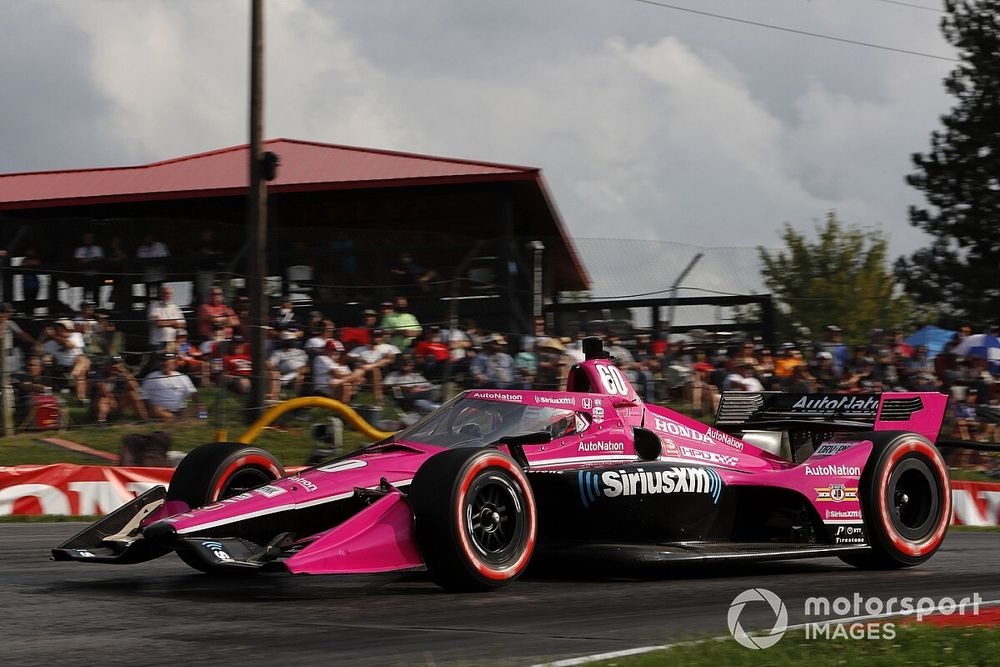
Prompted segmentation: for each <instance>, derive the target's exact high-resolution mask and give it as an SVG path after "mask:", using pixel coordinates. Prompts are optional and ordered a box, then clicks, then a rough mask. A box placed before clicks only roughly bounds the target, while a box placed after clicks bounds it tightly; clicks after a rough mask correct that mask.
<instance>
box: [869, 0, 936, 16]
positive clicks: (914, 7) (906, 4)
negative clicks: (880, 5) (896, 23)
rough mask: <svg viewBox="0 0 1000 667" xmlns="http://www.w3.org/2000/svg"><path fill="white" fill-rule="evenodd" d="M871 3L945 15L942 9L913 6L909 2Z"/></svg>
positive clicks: (897, 0) (887, 0) (889, 0)
mask: <svg viewBox="0 0 1000 667" xmlns="http://www.w3.org/2000/svg"><path fill="white" fill-rule="evenodd" d="M873 2H884V3H885V4H887V5H898V6H900V7H910V8H912V9H922V10H924V11H925V12H934V13H935V14H946V13H947V12H945V11H944V10H943V9H938V8H937V7H927V6H925V5H914V4H911V3H909V2H900V1H899V0H873Z"/></svg>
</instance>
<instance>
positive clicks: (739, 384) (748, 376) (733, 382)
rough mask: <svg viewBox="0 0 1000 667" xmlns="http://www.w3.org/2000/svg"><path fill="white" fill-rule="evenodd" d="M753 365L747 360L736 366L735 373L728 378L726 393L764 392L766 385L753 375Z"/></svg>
mask: <svg viewBox="0 0 1000 667" xmlns="http://www.w3.org/2000/svg"><path fill="white" fill-rule="evenodd" d="M753 372H754V371H753V365H752V364H751V363H749V362H748V361H746V360H743V361H738V362H737V363H736V364H735V367H734V372H733V373H731V374H730V375H729V376H727V377H726V380H725V386H724V389H725V390H726V391H764V385H762V384H761V383H760V380H758V379H757V378H756V377H755V376H754V374H753Z"/></svg>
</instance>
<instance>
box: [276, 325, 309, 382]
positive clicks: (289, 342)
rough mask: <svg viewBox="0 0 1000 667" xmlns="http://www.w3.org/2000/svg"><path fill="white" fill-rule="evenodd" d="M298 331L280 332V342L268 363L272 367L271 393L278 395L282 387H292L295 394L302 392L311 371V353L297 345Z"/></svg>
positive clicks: (287, 330) (286, 330)
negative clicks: (307, 375) (307, 374)
mask: <svg viewBox="0 0 1000 667" xmlns="http://www.w3.org/2000/svg"><path fill="white" fill-rule="evenodd" d="M296 340H298V332H296V331H295V330H294V329H285V330H284V331H282V332H280V333H279V334H278V343H277V345H276V346H275V349H274V351H273V352H271V356H270V357H269V358H268V360H267V365H268V367H269V368H270V369H271V378H272V380H271V381H272V385H271V395H272V396H274V397H278V396H279V395H280V394H281V390H282V388H285V389H290V390H291V391H292V393H293V394H295V395H298V394H300V393H302V383H303V380H304V379H305V376H306V373H307V372H308V371H309V355H308V354H306V351H305V350H303V349H302V348H300V347H297V346H296V344H295V343H296Z"/></svg>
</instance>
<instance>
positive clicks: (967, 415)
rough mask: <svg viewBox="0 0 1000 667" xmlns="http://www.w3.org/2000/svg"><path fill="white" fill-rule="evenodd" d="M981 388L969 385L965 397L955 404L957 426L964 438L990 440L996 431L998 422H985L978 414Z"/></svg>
mask: <svg viewBox="0 0 1000 667" xmlns="http://www.w3.org/2000/svg"><path fill="white" fill-rule="evenodd" d="M978 402H979V390H978V389H977V388H976V387H969V389H968V391H967V392H966V393H965V398H964V399H963V400H962V401H960V402H959V403H957V404H956V406H955V428H956V429H957V431H958V437H959V438H961V439H962V440H977V441H979V442H990V441H992V440H993V439H994V436H995V433H996V424H993V423H990V422H984V421H982V420H980V419H979V415H978Z"/></svg>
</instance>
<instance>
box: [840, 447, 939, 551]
mask: <svg viewBox="0 0 1000 667" xmlns="http://www.w3.org/2000/svg"><path fill="white" fill-rule="evenodd" d="M872 441H873V443H874V445H873V448H872V453H871V456H870V457H869V459H868V465H867V466H865V470H864V472H863V473H862V475H861V480H860V483H859V489H858V493H859V496H860V500H861V507H862V511H863V513H864V517H865V529H866V531H867V537H868V542H869V544H871V551H870V552H868V553H864V554H854V555H850V556H844V557H843V560H844V562H846V563H848V564H850V565H854V566H856V567H861V568H865V569H894V568H902V567H913V566H914V565H919V564H920V563H923V562H924V561H926V560H927V559H928V558H930V557H931V556H932V555H934V552H935V551H937V550H938V548H939V547H940V546H941V543H942V542H943V541H944V536H945V533H946V532H947V531H948V524H949V522H950V521H951V482H950V478H949V475H948V468H947V466H946V465H945V463H944V459H943V458H942V457H941V453H940V452H939V451H938V449H937V447H935V446H934V445H933V444H931V442H930V441H929V440H927V439H926V438H924V437H923V436H920V435H917V434H916V433H908V432H905V431H884V432H880V433H875V434H873V437H872Z"/></svg>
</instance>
